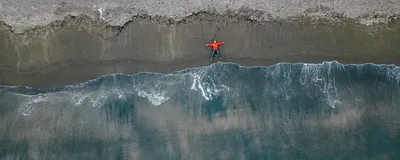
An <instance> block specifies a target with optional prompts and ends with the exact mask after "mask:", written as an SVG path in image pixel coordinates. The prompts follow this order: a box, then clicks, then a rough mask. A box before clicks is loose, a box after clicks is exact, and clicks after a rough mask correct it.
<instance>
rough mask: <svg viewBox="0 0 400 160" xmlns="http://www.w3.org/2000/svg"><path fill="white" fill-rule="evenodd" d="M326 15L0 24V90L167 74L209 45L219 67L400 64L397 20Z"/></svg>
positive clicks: (205, 54) (202, 14)
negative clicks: (217, 47)
mask: <svg viewBox="0 0 400 160" xmlns="http://www.w3.org/2000/svg"><path fill="white" fill-rule="evenodd" d="M3 7H4V5H3ZM327 10H328V11H329V9H319V10H314V11H312V10H311V11H310V10H308V11H307V12H304V14H299V15H297V16H287V17H284V18H270V19H268V18H267V19H265V17H268V16H265V12H261V11H256V10H249V9H247V10H246V9H241V11H240V12H231V13H224V14H219V13H215V12H206V11H199V12H197V13H193V14H191V15H190V16H187V17H186V18H183V19H180V20H175V19H174V18H168V17H167V16H154V15H148V14H138V15H136V16H133V17H131V18H130V19H129V20H128V21H125V22H124V23H123V24H122V25H120V26H113V25H111V23H109V22H107V21H103V20H101V19H98V18H97V19H96V18H95V17H93V15H92V16H90V15H86V14H79V15H75V16H74V15H68V16H65V17H64V19H62V20H54V21H52V22H51V23H49V24H46V25H44V26H40V25H39V26H36V27H34V28H31V29H27V30H24V31H21V32H17V31H16V30H15V26H13V25H12V24H13V23H11V24H9V23H7V22H9V21H5V20H4V18H3V19H0V21H2V23H0V85H26V86H31V87H40V88H49V87H50V88H51V87H57V86H63V85H68V84H76V83H81V82H84V81H87V80H90V79H93V78H96V77H99V76H102V75H105V74H113V73H122V74H135V73H138V72H157V73H170V72H173V71H179V70H183V69H186V68H192V67H199V66H207V65H209V64H211V62H210V60H209V58H210V57H209V56H210V52H211V49H210V48H207V47H205V46H204V44H206V43H210V42H211V41H212V40H213V39H216V40H219V41H225V42H226V44H225V45H223V46H222V47H221V53H222V55H223V57H224V61H225V62H233V63H237V64H240V65H245V66H268V65H273V64H276V63H280V62H289V63H302V62H306V63H321V62H324V61H338V62H339V63H344V64H360V63H377V64H395V65H399V64H400V61H399V60H397V59H399V58H398V57H400V45H398V44H400V19H398V18H397V17H395V16H389V15H386V16H384V15H378V14H377V15H376V16H375V17H372V18H370V22H371V24H370V25H366V24H363V23H361V22H360V21H361V20H362V18H358V19H354V18H349V17H346V16H344V15H343V14H340V13H334V12H327ZM63 13H64V12H63ZM65 13H67V12H65ZM93 14H96V13H93ZM393 15H395V13H393ZM360 16H361V15H360ZM382 18H383V19H385V20H386V21H385V22H381V20H382ZM372 22H377V23H372ZM214 62H216V59H215V61H214Z"/></svg>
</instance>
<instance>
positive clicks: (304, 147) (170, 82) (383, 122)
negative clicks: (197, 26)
mask: <svg viewBox="0 0 400 160" xmlns="http://www.w3.org/2000/svg"><path fill="white" fill-rule="evenodd" d="M399 81H400V69H399V67H397V66H394V65H377V64H360V65H343V64H340V63H338V62H336V61H333V62H324V63H322V64H303V63H297V64H290V63H279V64H277V65H273V66H269V67H262V66H260V67H244V66H240V65H237V64H234V63H216V64H213V65H211V66H206V67H199V68H190V69H186V70H182V71H178V72H174V73H170V74H158V73H139V74H135V75H122V74H114V75H105V76H102V77H100V78H97V79H94V80H91V81H88V82H86V83H82V84H79V85H70V86H65V87H60V88H55V89H51V90H43V89H36V88H30V87H26V86H1V87H0V106H1V108H0V127H1V130H2V131H3V132H1V133H0V140H1V141H2V145H1V146H0V156H1V157H2V159H7V158H8V159H14V158H20V159H27V158H28V157H29V158H32V159H385V158H387V159H396V158H400V153H399V152H396V151H397V150H396V148H399V147H400V131H399V129H400V118H399V117H400V109H399V108H400V107H398V104H400V103H399V102H400V100H399V98H400V92H399V91H400V90H399V87H400V83H399Z"/></svg>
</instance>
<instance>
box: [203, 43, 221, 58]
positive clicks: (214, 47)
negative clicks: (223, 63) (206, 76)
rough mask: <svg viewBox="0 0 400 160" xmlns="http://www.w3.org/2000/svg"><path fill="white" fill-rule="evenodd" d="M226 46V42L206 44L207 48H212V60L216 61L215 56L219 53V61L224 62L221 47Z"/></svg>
mask: <svg viewBox="0 0 400 160" xmlns="http://www.w3.org/2000/svg"><path fill="white" fill-rule="evenodd" d="M223 44H225V42H217V41H216V40H214V42H213V43H209V44H206V47H212V52H211V60H213V59H214V54H215V53H217V55H218V59H219V60H222V56H221V54H220V52H219V46H220V45H223Z"/></svg>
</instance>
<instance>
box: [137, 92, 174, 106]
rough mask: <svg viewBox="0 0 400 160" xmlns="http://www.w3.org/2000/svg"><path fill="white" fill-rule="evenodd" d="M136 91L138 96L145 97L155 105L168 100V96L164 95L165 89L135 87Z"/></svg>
mask: <svg viewBox="0 0 400 160" xmlns="http://www.w3.org/2000/svg"><path fill="white" fill-rule="evenodd" d="M136 92H137V93H138V95H139V96H141V97H143V98H147V100H148V101H149V102H150V103H151V104H153V105H155V106H159V105H161V104H163V103H164V102H166V101H168V100H169V97H167V96H166V91H155V90H154V89H150V90H139V89H136Z"/></svg>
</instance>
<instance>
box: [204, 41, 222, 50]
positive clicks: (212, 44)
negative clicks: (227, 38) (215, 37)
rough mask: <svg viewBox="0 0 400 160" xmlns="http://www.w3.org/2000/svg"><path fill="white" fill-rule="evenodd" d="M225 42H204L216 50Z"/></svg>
mask: <svg viewBox="0 0 400 160" xmlns="http://www.w3.org/2000/svg"><path fill="white" fill-rule="evenodd" d="M223 44H225V42H215V43H209V44H206V46H207V47H212V48H213V49H214V50H217V49H218V48H219V46H220V45H223Z"/></svg>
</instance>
